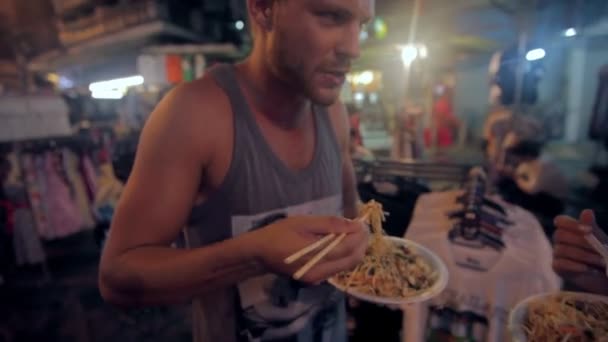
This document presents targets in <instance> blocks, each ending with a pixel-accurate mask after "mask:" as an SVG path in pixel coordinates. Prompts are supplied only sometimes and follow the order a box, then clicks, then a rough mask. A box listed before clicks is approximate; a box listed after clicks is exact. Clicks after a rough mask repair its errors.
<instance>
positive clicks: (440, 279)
mask: <svg viewBox="0 0 608 342" xmlns="http://www.w3.org/2000/svg"><path fill="white" fill-rule="evenodd" d="M387 239H389V240H391V242H393V243H396V244H397V245H403V246H406V247H407V248H408V249H409V250H410V251H412V253H414V254H416V255H418V256H420V257H422V258H423V259H424V260H425V261H426V262H428V263H429V265H430V266H431V268H432V269H433V270H435V272H437V279H436V280H435V283H434V284H433V285H432V286H431V287H429V288H428V289H425V290H422V291H420V292H418V293H416V294H414V295H412V296H409V297H406V298H403V297H396V298H393V297H379V296H373V295H370V294H366V293H361V292H357V291H354V290H353V289H346V288H345V287H344V286H342V285H340V284H339V283H338V282H337V281H336V280H335V279H334V278H330V279H329V280H328V281H329V283H330V284H332V285H333V286H335V287H336V288H338V289H340V290H341V291H344V292H346V293H347V294H349V295H351V296H353V297H355V298H357V299H360V300H363V301H366V302H372V303H376V304H383V305H389V306H401V305H404V304H411V303H418V302H424V301H427V300H429V299H431V298H433V297H435V296H437V295H438V294H440V293H441V291H443V290H444V289H445V287H446V285H447V284H448V275H449V274H448V269H447V268H446V267H445V264H444V263H443V261H442V260H441V258H439V257H438V256H437V255H436V254H435V253H433V252H431V251H430V250H429V249H428V248H426V247H424V246H422V245H420V244H417V243H415V242H413V241H410V240H406V239H401V238H397V237H392V236H391V237H387Z"/></svg>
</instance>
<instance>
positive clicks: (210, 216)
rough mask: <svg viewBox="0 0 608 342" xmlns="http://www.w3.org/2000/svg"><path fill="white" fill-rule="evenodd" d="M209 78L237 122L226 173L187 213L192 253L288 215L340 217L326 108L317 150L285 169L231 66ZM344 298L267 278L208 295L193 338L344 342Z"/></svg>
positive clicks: (197, 306)
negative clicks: (303, 161)
mask: <svg viewBox="0 0 608 342" xmlns="http://www.w3.org/2000/svg"><path fill="white" fill-rule="evenodd" d="M210 74H211V76H212V77H213V78H214V79H215V81H216V83H217V84H218V85H219V86H220V87H221V88H222V89H223V91H224V92H225V93H226V94H227V96H228V98H229V100H230V104H231V107H232V112H233V115H234V149H233V152H232V161H231V164H230V167H229V170H228V173H227V175H226V177H225V179H224V181H223V183H222V184H221V185H220V187H219V189H217V190H216V191H215V192H214V193H213V194H211V195H210V196H209V198H208V199H207V201H205V203H203V204H202V205H200V206H196V207H194V208H193V209H192V212H191V215H190V219H189V224H188V228H187V229H186V233H187V234H186V236H187V242H188V246H189V247H198V246H204V245H208V244H211V243H214V242H217V241H222V240H225V239H229V238H231V237H234V236H238V235H239V234H243V233H246V232H248V231H250V230H252V229H256V228H259V227H262V226H265V225H267V224H269V223H272V222H273V221H274V220H277V219H281V218H284V217H288V216H293V215H341V213H342V167H341V165H342V161H341V156H340V149H339V146H338V143H337V140H336V137H335V135H334V131H333V128H332V125H331V121H330V118H329V116H328V113H327V112H326V110H325V108H320V107H315V108H314V111H313V112H314V114H313V115H314V120H315V130H316V131H315V134H316V139H315V149H314V157H313V159H312V162H311V163H310V164H309V165H308V166H307V167H306V168H304V169H302V170H298V171H293V170H291V169H289V168H288V167H287V166H286V165H285V164H284V163H283V162H282V161H281V160H280V159H279V158H278V157H277V156H276V155H275V154H274V153H273V151H272V149H271V147H270V146H269V145H268V143H267V142H266V140H265V138H264V136H263V134H262V132H261V130H260V128H259V127H258V125H257V123H256V121H255V118H254V116H253V113H252V112H251V111H250V109H249V106H248V104H247V102H246V100H245V98H244V96H243V93H242V91H241V89H240V87H239V84H238V82H237V78H236V71H235V68H234V66H231V65H220V66H216V67H214V68H213V69H211V70H210ZM344 322H345V314H344V303H343V298H342V296H341V295H340V294H339V293H338V292H337V291H336V290H335V289H333V288H332V287H331V286H330V285H327V284H324V285H319V286H304V285H302V284H300V283H298V282H295V281H294V280H292V279H291V278H288V277H280V276H276V275H270V274H269V275H265V276H261V277H257V278H251V279H248V280H246V281H244V282H242V283H239V284H238V285H237V286H235V287H232V288H227V289H222V290H218V291H214V292H212V293H206V294H204V295H203V296H202V297H199V298H196V299H195V300H194V303H193V324H194V327H193V335H194V340H195V341H197V342H203V341H204V342H208V341H229V342H232V341H271V340H280V341H298V342H300V341H301V342H304V341H306V342H308V341H311V342H312V341H315V342H317V341H327V342H329V341H331V342H336V341H346V335H345V334H346V328H345V323H344Z"/></svg>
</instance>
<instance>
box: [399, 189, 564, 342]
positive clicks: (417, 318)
mask: <svg viewBox="0 0 608 342" xmlns="http://www.w3.org/2000/svg"><path fill="white" fill-rule="evenodd" d="M459 194H461V192H459V191H451V192H442V193H430V194H427V195H423V196H421V197H420V198H419V199H418V203H417V205H416V209H415V211H414V216H413V218H412V222H411V224H410V226H409V229H408V231H407V233H406V236H405V237H406V238H407V239H410V240H413V241H415V242H418V243H420V244H422V245H424V246H426V247H428V248H429V249H431V250H432V251H433V252H435V253H437V255H439V257H441V258H442V259H443V261H444V262H445V264H446V266H447V268H448V271H449V272H450V277H449V282H448V285H447V288H446V290H445V291H444V292H443V293H442V294H441V295H439V296H438V297H437V298H434V299H433V300H431V301H429V302H427V303H424V304H417V305H410V306H408V307H406V308H404V331H403V332H404V333H403V341H405V342H418V341H425V340H428V339H429V337H430V336H431V335H432V336H434V337H435V338H434V339H433V340H434V341H444V339H443V338H445V341H449V340H450V339H448V336H450V335H451V337H460V338H467V339H466V341H488V342H500V341H509V335H508V326H507V324H508V316H509V311H510V310H511V309H512V308H513V307H514V306H515V304H517V303H518V302H519V301H520V300H522V299H524V298H526V297H528V296H531V295H534V294H537V293H542V292H547V291H555V290H559V288H560V285H561V281H560V279H559V278H558V277H557V275H555V273H554V272H553V270H552V268H551V261H552V250H551V245H550V243H549V241H548V240H547V238H546V236H545V234H544V232H543V230H542V227H541V226H540V224H539V223H538V221H537V220H536V218H535V217H534V216H533V215H532V214H531V213H529V212H528V211H525V210H523V209H521V208H519V207H516V206H512V205H508V204H506V203H504V202H501V201H499V200H497V202H499V203H501V204H502V205H503V207H505V208H507V211H508V215H509V219H510V220H512V221H514V222H515V225H514V226H509V227H508V228H506V230H505V232H504V233H503V238H502V239H503V242H504V243H505V245H506V248H504V249H503V250H502V251H501V252H498V251H488V250H486V251H479V252H476V251H472V252H471V253H480V254H479V255H478V256H479V258H483V259H484V260H487V259H488V255H487V253H492V252H493V253H495V255H494V257H495V258H494V259H495V262H492V265H493V266H491V267H489V268H488V269H487V270H486V271H479V270H474V269H472V268H468V267H463V266H461V265H459V264H457V263H456V260H455V258H456V257H455V255H456V253H457V252H458V248H463V247H460V246H455V245H454V244H452V242H450V240H449V239H448V232H449V230H450V229H451V228H452V225H453V221H451V220H450V219H448V218H447V216H446V215H445V213H446V212H448V211H450V210H453V209H457V208H458V206H459V205H458V204H456V197H457V196H458V195H459ZM467 253H468V252H467ZM483 253H486V254H483ZM462 341H465V340H462Z"/></svg>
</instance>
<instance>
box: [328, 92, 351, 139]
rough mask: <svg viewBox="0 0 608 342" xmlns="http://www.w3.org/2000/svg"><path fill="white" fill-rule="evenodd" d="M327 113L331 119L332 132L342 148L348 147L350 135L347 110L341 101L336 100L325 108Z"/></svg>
mask: <svg viewBox="0 0 608 342" xmlns="http://www.w3.org/2000/svg"><path fill="white" fill-rule="evenodd" d="M327 113H328V114H329V118H330V120H331V123H332V126H333V128H334V132H335V133H336V137H337V138H338V141H339V143H340V145H341V146H342V148H347V147H348V139H349V137H350V135H349V132H350V123H349V121H348V111H347V110H346V106H344V104H343V103H342V101H337V102H336V103H334V104H333V105H331V106H329V107H328V108H327Z"/></svg>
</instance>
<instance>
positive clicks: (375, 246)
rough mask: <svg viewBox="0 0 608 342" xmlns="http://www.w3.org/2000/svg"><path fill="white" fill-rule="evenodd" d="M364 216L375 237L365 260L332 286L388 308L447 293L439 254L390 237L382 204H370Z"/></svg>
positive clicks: (338, 277)
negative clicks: (384, 224) (385, 225)
mask: <svg viewBox="0 0 608 342" xmlns="http://www.w3.org/2000/svg"><path fill="white" fill-rule="evenodd" d="M361 212H362V213H361V216H363V217H367V222H368V223H369V225H370V227H371V230H372V233H373V234H372V237H371V239H370V245H369V247H368V249H367V251H366V253H365V258H364V260H363V262H362V263H361V264H359V265H358V266H357V267H356V268H355V269H354V270H351V271H346V272H341V273H339V274H337V275H335V276H334V277H332V278H330V279H329V283H331V284H332V285H334V286H335V287H336V288H338V289H340V290H342V291H344V292H346V293H347V294H349V295H351V296H353V297H355V298H358V299H360V300H364V301H368V302H373V303H377V304H384V305H402V304H408V303H415V302H422V301H426V300H429V299H431V298H433V297H435V296H437V295H438V294H439V293H441V291H443V289H445V287H446V285H447V282H448V271H447V268H446V266H445V264H444V263H443V261H442V260H441V259H440V258H439V257H438V256H437V255H436V254H435V253H433V252H431V251H430V250H429V249H427V248H425V247H424V246H422V245H420V244H417V243H415V242H413V241H410V240H406V239H401V238H396V237H388V236H386V235H385V233H384V230H383V229H382V221H383V220H384V213H383V211H382V206H381V205H380V204H379V203H377V202H374V201H370V202H368V203H367V204H365V205H364V206H363V208H362V209H361Z"/></svg>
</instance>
